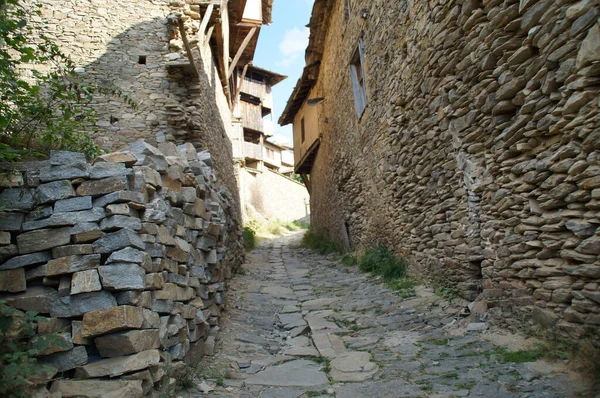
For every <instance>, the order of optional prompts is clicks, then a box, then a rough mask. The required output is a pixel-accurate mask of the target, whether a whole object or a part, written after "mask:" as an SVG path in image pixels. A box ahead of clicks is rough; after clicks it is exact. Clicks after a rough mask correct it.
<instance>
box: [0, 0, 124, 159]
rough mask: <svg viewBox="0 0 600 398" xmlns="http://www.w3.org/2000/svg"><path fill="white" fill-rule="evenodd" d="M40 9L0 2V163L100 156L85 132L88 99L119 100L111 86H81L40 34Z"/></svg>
mask: <svg viewBox="0 0 600 398" xmlns="http://www.w3.org/2000/svg"><path fill="white" fill-rule="evenodd" d="M40 8H41V5H35V6H33V8H28V7H26V6H24V5H23V4H22V0H0V162H7V161H9V162H10V161H19V160H24V159H28V158H34V157H38V156H43V155H44V154H45V153H47V152H48V151H49V150H51V149H65V150H66V149H68V150H74V151H80V152H83V153H84V154H86V156H88V157H89V158H92V157H94V156H96V155H98V154H99V153H100V148H99V147H98V146H97V145H96V144H94V142H93V141H92V139H91V137H90V133H92V132H93V131H94V128H95V127H94V126H95V121H96V113H95V112H94V110H93V109H92V108H91V107H90V106H89V105H90V103H91V101H92V100H93V98H94V96H96V95H99V94H102V95H109V96H117V97H122V98H123V99H124V101H125V102H126V103H127V104H128V105H130V106H132V107H135V103H134V102H133V101H132V100H131V99H130V98H129V97H127V96H125V95H123V93H122V92H121V91H120V90H119V89H117V88H115V87H113V86H111V85H98V84H93V83H90V82H85V81H83V79H82V78H81V76H79V75H78V74H77V73H76V72H75V65H74V63H73V62H72V60H71V59H70V58H69V57H68V56H67V55H65V54H64V53H63V52H62V51H61V50H60V49H59V48H58V46H57V45H56V44H55V43H54V42H53V41H52V40H51V38H49V37H48V36H47V35H45V34H44V33H43V32H44V23H43V22H42V19H41V18H40Z"/></svg>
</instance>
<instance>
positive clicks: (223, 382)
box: [216, 376, 225, 387]
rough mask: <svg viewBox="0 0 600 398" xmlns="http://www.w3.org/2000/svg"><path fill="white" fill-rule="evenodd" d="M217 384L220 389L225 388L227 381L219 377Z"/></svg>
mask: <svg viewBox="0 0 600 398" xmlns="http://www.w3.org/2000/svg"><path fill="white" fill-rule="evenodd" d="M216 384H217V386H218V387H223V386H224V385H225V380H224V379H223V376H219V377H217V382H216Z"/></svg>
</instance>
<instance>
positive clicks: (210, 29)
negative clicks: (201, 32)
mask: <svg viewBox="0 0 600 398" xmlns="http://www.w3.org/2000/svg"><path fill="white" fill-rule="evenodd" d="M213 30H215V26H214V25H213V26H211V27H210V28H208V32H206V43H208V42H210V38H211V37H212V34H213Z"/></svg>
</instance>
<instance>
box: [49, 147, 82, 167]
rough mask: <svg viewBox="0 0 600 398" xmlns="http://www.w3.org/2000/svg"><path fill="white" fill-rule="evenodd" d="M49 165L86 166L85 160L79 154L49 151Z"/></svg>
mask: <svg viewBox="0 0 600 398" xmlns="http://www.w3.org/2000/svg"><path fill="white" fill-rule="evenodd" d="M50 164H51V165H52V166H66V165H82V164H87V160H86V158H85V155H84V154H83V153H80V152H71V151H51V152H50Z"/></svg>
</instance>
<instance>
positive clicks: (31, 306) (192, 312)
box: [0, 141, 244, 397]
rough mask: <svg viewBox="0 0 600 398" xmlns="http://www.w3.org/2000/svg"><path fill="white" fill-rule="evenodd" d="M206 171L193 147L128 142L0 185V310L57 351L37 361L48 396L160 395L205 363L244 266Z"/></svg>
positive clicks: (62, 159)
mask: <svg viewBox="0 0 600 398" xmlns="http://www.w3.org/2000/svg"><path fill="white" fill-rule="evenodd" d="M211 165H212V160H211V156H210V154H209V153H208V152H205V151H204V152H197V151H196V150H195V149H194V146H193V145H191V144H184V145H180V146H175V144H172V143H163V144H160V145H159V147H158V148H156V147H153V146H151V145H149V144H147V143H145V142H143V141H137V142H135V143H132V144H130V145H129V146H128V147H126V148H125V149H123V150H121V151H118V152H113V153H110V154H107V155H103V156H101V157H100V159H99V160H98V161H96V162H95V163H94V164H88V163H87V162H86V159H85V158H84V156H83V155H81V154H79V153H74V152H60V151H57V152H53V153H52V155H51V157H50V160H49V161H45V162H42V163H38V164H35V165H29V166H27V165H19V166H18V167H17V170H16V172H15V174H14V176H13V177H12V178H11V179H5V180H2V183H3V185H4V189H3V190H2V191H1V192H0V197H1V198H2V203H3V205H4V207H5V209H4V210H3V211H2V212H1V213H0V300H3V301H5V302H6V303H7V304H8V305H9V306H12V307H14V308H17V309H18V310H20V311H27V310H33V311H37V312H39V313H40V315H41V316H43V317H44V319H43V321H40V322H39V323H38V326H37V333H38V336H39V337H38V338H48V336H49V335H53V336H56V337H57V338H59V339H60V340H61V341H62V342H63V344H60V345H58V344H53V345H51V346H50V347H48V349H47V350H45V351H43V352H42V353H41V354H40V355H41V356H40V358H39V359H40V360H41V361H43V362H46V363H49V364H51V365H53V366H54V367H55V369H56V372H57V373H56V376H55V377H54V379H55V381H53V382H51V383H50V385H49V388H50V391H51V392H60V393H62V396H65V397H67V396H99V395H98V394H99V391H100V393H103V394H104V393H106V394H108V393H109V392H110V394H112V395H110V396H127V397H141V396H157V390H158V389H160V388H161V385H163V378H165V376H166V374H167V373H169V374H170V375H177V374H180V372H181V371H182V370H183V368H184V367H185V364H188V365H191V366H194V365H195V364H197V363H198V362H199V361H200V359H201V358H202V356H203V354H204V353H205V352H206V351H208V352H210V351H211V350H212V347H213V346H214V333H216V329H217V326H218V322H219V316H220V311H221V308H222V306H223V305H224V303H225V300H226V291H225V290H226V280H227V279H228V278H230V276H231V271H232V269H233V268H235V267H237V266H239V265H240V264H241V262H242V261H243V255H244V253H243V247H242V245H241V232H240V230H241V227H240V225H239V223H238V220H239V218H238V215H237V213H236V203H235V200H234V198H233V196H232V195H231V193H230V192H229V191H228V190H227V188H225V186H224V184H223V183H222V182H221V181H219V180H218V179H217V177H216V174H215V172H214V170H213V168H212V166H211ZM167 384H168V383H167ZM119 394H121V395H119ZM103 396H104V395H103ZM106 396H108V395H106Z"/></svg>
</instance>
